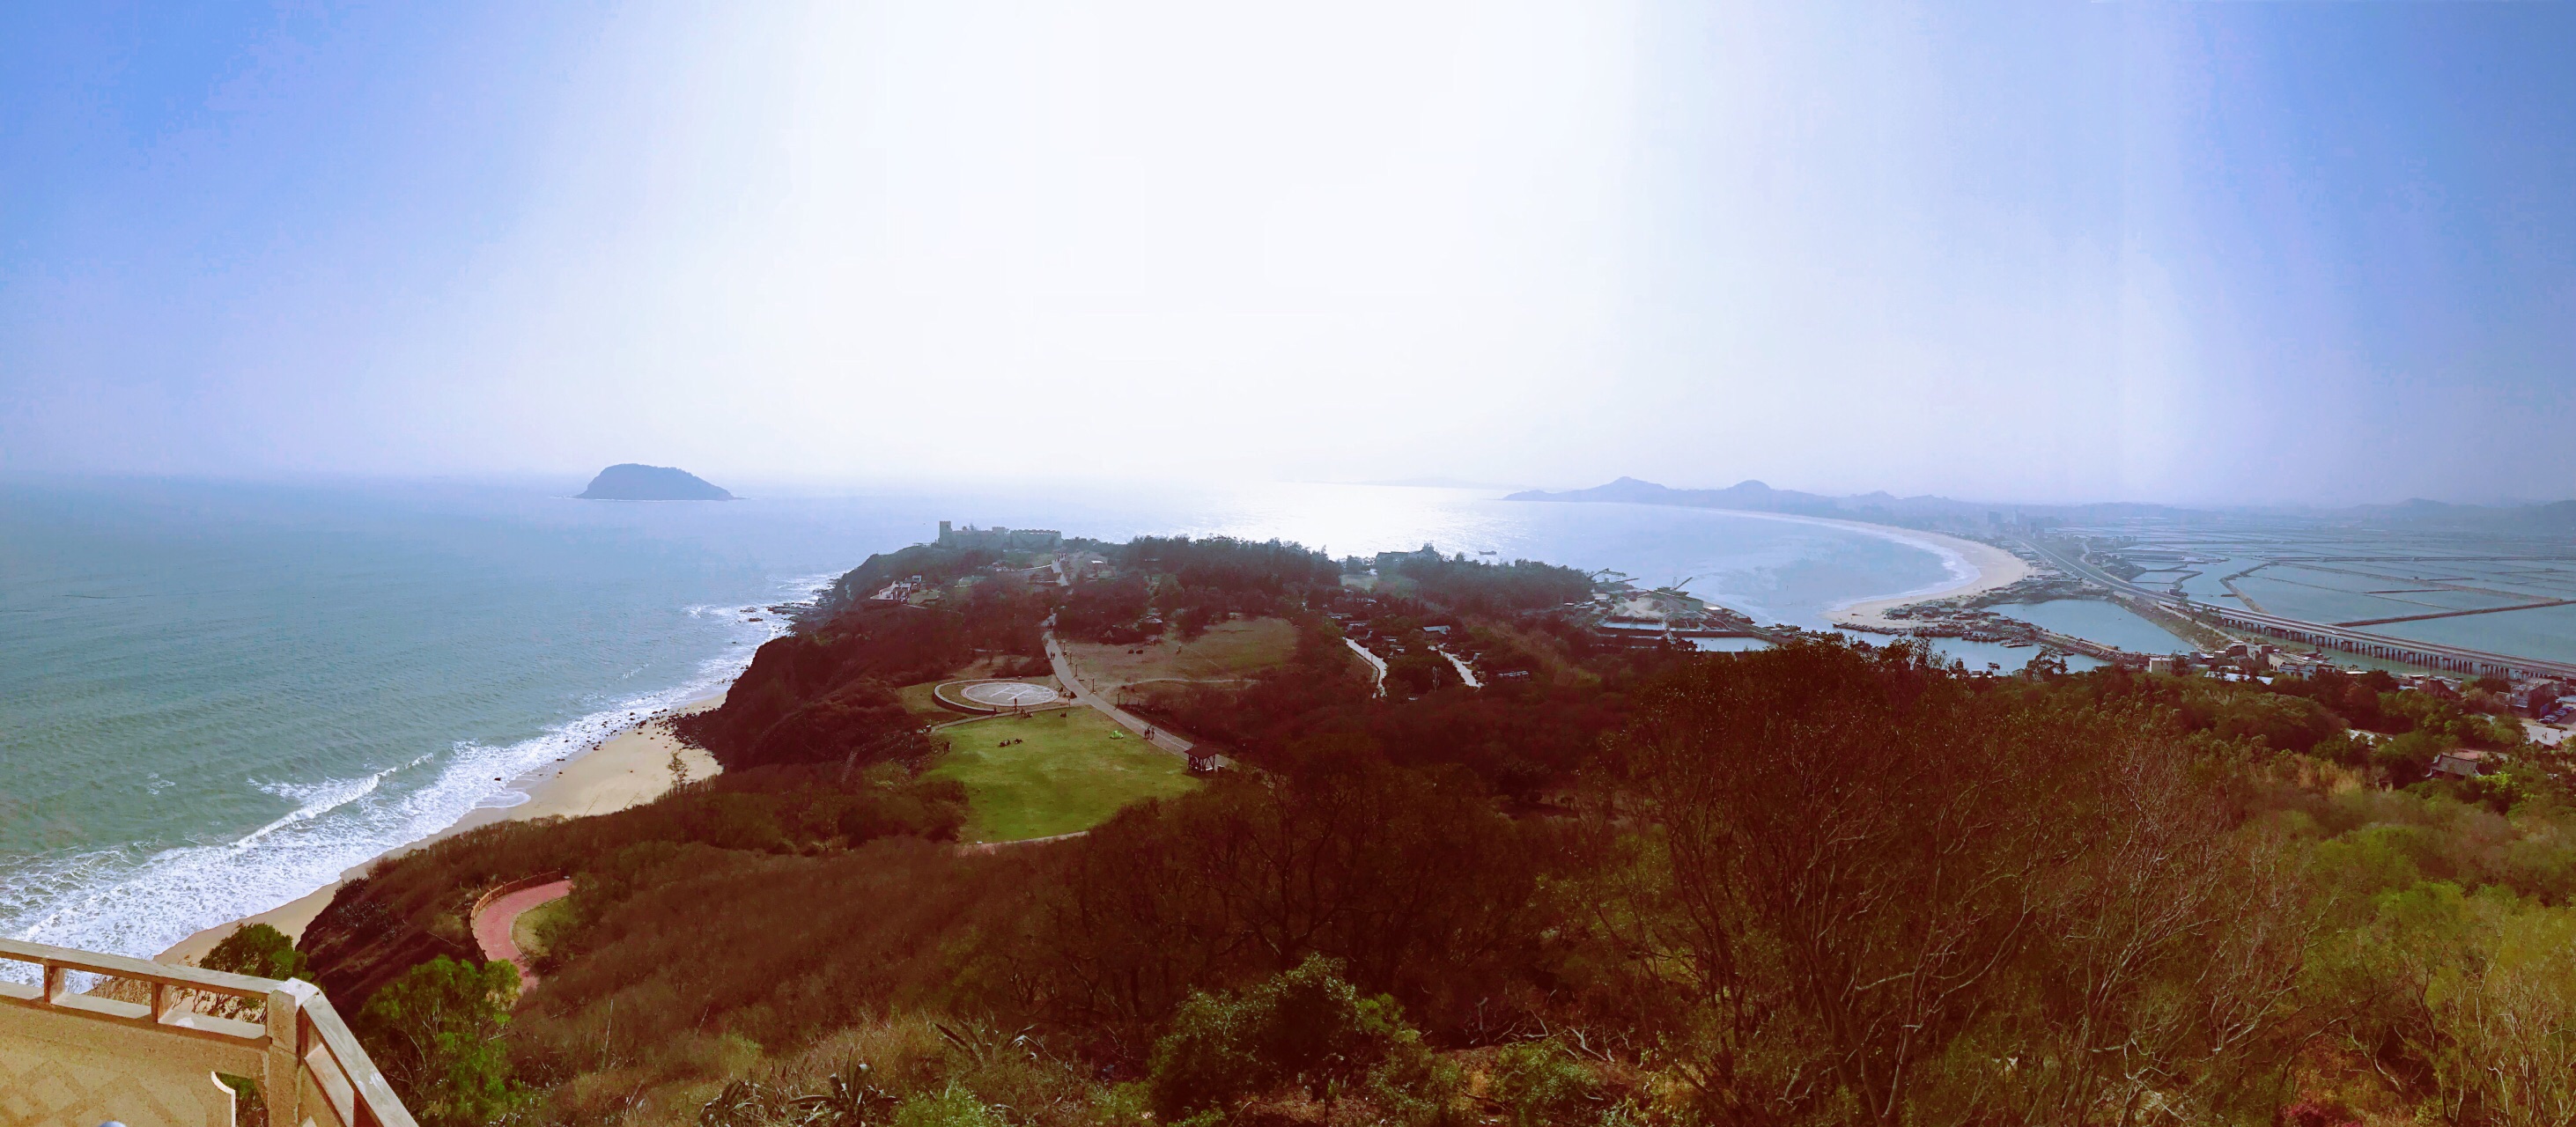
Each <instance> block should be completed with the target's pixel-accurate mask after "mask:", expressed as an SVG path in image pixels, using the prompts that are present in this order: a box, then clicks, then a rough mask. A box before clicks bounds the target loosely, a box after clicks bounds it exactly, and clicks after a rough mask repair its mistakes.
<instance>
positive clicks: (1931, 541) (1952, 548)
mask: <svg viewBox="0 0 2576 1127" xmlns="http://www.w3.org/2000/svg"><path fill="white" fill-rule="evenodd" d="M1692 507H1694V508H1696V507H1697V506H1692ZM1709 511H1711V512H1720V513H1732V514H1735V515H1737V516H1747V517H1761V518H1763V519H1765V520H1780V521H1788V522H1789V523H1792V524H1820V525H1826V526H1828V527H1832V528H1841V529H1848V530H1850V531H1853V532H1858V533H1862V534H1864V535H1868V536H1875V537H1878V538H1879V539H1881V540H1893V541H1895V542H1897V543H1899V544H1906V545H1911V546H1913V547H1916V548H1921V549H1923V550H1924V551H1927V552H1930V553H1932V554H1933V555H1936V556H1939V557H1941V563H1942V565H1943V566H1945V567H1947V568H1948V569H1949V570H1950V578H1948V579H1946V580H1944V581H1942V582H1940V583H1935V584H1932V585H1931V586H1928V587H1917V588H1915V589H1914V590H1911V591H1900V592H1898V593H1896V594H1893V595H1881V596H1877V597H1874V598H1868V599H1853V600H1851V601H1849V602H1844V603H1837V604H1835V605H1834V606H1833V607H1831V608H1829V609H1828V610H1826V612H1825V617H1826V618H1827V619H1828V620H1830V621H1832V622H1833V623H1834V624H1835V625H1838V626H1875V627H1879V628H1881V629H1887V630H1910V629H1912V628H1913V627H1914V626H1915V625H1916V624H1915V623H1912V622H1907V621H1904V620H1902V619H1892V618H1888V617H1887V612H1888V611H1891V610H1894V609H1896V608H1897V607H1902V606H1912V605H1914V604H1916V603H1928V602H1931V601H1933V600H1934V599H1949V598H1956V597H1959V596H1962V595H1976V594H1982V593H1984V592H1987V591H1993V590H1998V589H2000V588H2004V587H2010V586H2012V585H2013V584H2015V583H2019V582H2021V581H2022V580H2023V579H2025V578H2027V577H2029V575H2030V564H2029V563H2027V562H2025V561H2023V559H2022V558H2021V557H2019V556H2016V555H2014V554H2012V553H2011V552H2007V551H2005V550H2003V549H2001V548H1998V547H1995V546H1994V545H1992V544H1981V543H1978V542H1977V541H1974V540H1965V539H1961V538H1959V537H1956V536H1948V535H1944V534H1942V533H1938V532H1925V531H1923V530H1921V529H1918V528H1898V527H1896V526H1894V525H1886V524H1870V523H1868V522H1866V521H1857V520H1836V519H1834V518H1832V517H1811V516H1802V515H1799V514H1795V513H1766V512H1758V511H1755V510H1752V509H1712V510H1709Z"/></svg>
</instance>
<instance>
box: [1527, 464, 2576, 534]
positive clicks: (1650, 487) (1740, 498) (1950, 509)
mask: <svg viewBox="0 0 2576 1127" xmlns="http://www.w3.org/2000/svg"><path fill="white" fill-rule="evenodd" d="M1504 500H1506V501H1616V502H1626V503H1629V504H1636V505H1680V506H1684V507H1687V508H1695V509H1739V510H1745V511H1750V512H1758V513H1788V514H1794V515H1799V516H1815V517H1834V518H1838V519H1842V520H1857V521H1867V522H1870V523H1873V524H1891V525H1897V526H1901V527H1907V528H1929V529H1941V528H1965V529H1970V530H1979V529H1983V528H1985V527H1986V526H1987V524H1988V520H1987V514H1989V513H2005V514H2014V515H2019V516H2024V517H2042V516H2044V517H2054V518H2057V519H2060V520H2066V521H2070V522H2075V523H2094V522H2100V521H2107V520H2117V519H2122V518H2130V517H2148V516H2165V517H2172V516H2185V515H2192V514H2209V513H2217V512H2226V511H2232V512H2238V513H2245V512H2265V513H2295V514H2296V515H2299V516H2303V517H2308V518H2311V519H2323V520H2330V521H2332V520H2342V521H2356V522H2369V523H2386V524H2404V525H2435V526H2446V527H2459V528H2481V529H2497V530H2517V531H2525V532H2528V531H2536V530H2555V529H2567V530H2576V501H2554V502H2551V503H2548V504H2541V505H2508V506H2486V505H2454V504H2449V503H2447V502H2442V501H2428V500H2425V499H2423V498H2420V497H2418V498H2412V499H2409V500H2406V501H2402V502H2399V503H2397V504H2394V505H2355V506H2351V507H2349V508H2342V509H2295V510H2283V509H2237V510H2212V509H2189V508H2183V507H2180V506H2174V505H2155V504H2146V503H2140V502H2130V501H2107V502H2097V503H2094V504H2086V505H2015V504H2000V503H1980V502H1973V501H1959V500H1953V499H1951V498H1948V497H1935V496H1931V495H1929V494H1926V495H1923V496H1917V497H1898V496H1896V495H1894V494H1892V493H1888V492H1886V491H1884V490H1881V491H1878V492H1875V493H1863V494H1857V495H1854V496H1848V497H1830V496H1826V495H1825V494H1821V493H1802V492H1799V491H1798V490H1794V489H1773V488H1772V487H1770V486H1769V485H1766V484H1764V483H1762V482H1760V481H1752V480H1747V481H1740V482H1737V483H1735V484H1734V485H1730V486H1727V487H1726V488H1724V489H1674V488H1672V487H1670V486H1665V485H1658V484H1656V483H1654V482H1651V481H1640V480H1638V479H1636V478H1633V477H1622V478H1620V479H1618V480H1617V481H1613V482H1611V483H1609V484H1607V485H1596V486H1593V487H1592V488H1590V489H1568V490H1562V491H1558V492H1553V493H1551V492H1549V491H1547V490H1544V489H1527V490H1523V491H1521V492H1518V493H1514V494H1511V495H1509V496H1507V497H1505V498H1504Z"/></svg>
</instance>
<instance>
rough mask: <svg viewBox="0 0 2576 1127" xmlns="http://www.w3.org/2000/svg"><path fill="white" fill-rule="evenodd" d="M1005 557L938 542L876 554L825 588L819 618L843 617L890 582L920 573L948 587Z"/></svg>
mask: <svg viewBox="0 0 2576 1127" xmlns="http://www.w3.org/2000/svg"><path fill="white" fill-rule="evenodd" d="M1001 559H1002V554H1001V553H999V552H996V551H993V550H991V549H989V548H943V547H941V546H939V545H937V544H915V545H913V546H911V547H909V548H904V549H900V550H898V551H893V552H883V553H879V554H877V555H872V556H869V557H868V558H867V560H866V561H865V562H863V563H861V564H860V565H859V566H857V567H855V568H851V569H850V570H849V571H848V572H845V573H843V574H842V576H841V577H840V578H839V579H837V580H834V581H833V583H832V585H831V586H830V587H828V588H826V589H824V592H823V594H822V595H821V597H819V598H817V599H816V600H815V617H816V618H817V619H818V620H820V621H825V622H828V621H830V620H832V619H833V618H836V617H839V616H840V615H842V614H844V613H846V612H848V611H850V610H852V609H854V608H856V607H858V606H859V605H860V604H861V603H863V602H864V601H865V600H867V599H870V598H873V597H875V595H876V593H877V592H879V591H882V590H884V589H885V587H886V585H887V584H889V583H894V582H897V581H899V580H906V579H910V578H912V577H913V576H916V575H918V576H920V577H921V579H922V582H923V583H924V584H925V585H927V586H933V587H937V586H944V585H946V584H949V583H954V582H956V581H957V580H958V579H960V578H963V577H965V576H968V575H973V574H975V573H977V572H981V571H984V570H986V569H988V568H990V567H992V566H993V565H994V564H995V563H998V562H1000V561H1001Z"/></svg>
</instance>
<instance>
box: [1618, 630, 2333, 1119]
mask: <svg viewBox="0 0 2576 1127" xmlns="http://www.w3.org/2000/svg"><path fill="white" fill-rule="evenodd" d="M1624 751H1625V752H1626V756H1627V761H1628V764H1629V766H1630V769H1631V770H1632V772H1633V775H1634V778H1635V781H1636V783H1637V787H1636V789H1637V791H1638V792H1639V793H1640V794H1641V795H1642V796H1643V797H1644V798H1645V799H1646V800H1647V809H1645V810H1644V811H1642V813H1644V814H1646V815H1648V820H1649V821H1650V823H1651V824H1653V826H1654V827H1655V828H1654V831H1653V832H1650V833H1646V834H1631V835H1628V836H1627V837H1625V838H1623V839H1621V842H1622V843H1621V845H1619V846H1618V847H1617V848H1616V851H1614V852H1611V853H1609V854H1608V856H1610V857H1611V858H1612V859H1613V860H1612V866H1613V867H1612V869H1611V872H1612V873H1613V879H1612V890H1611V891H1612V892H1613V895H1608V896H1604V897H1603V898H1602V901H1601V902H1602V909H1603V910H1602V920H1603V924H1604V926H1605V929H1606V930H1607V931H1608V932H1609V933H1610V934H1611V935H1612V936H1613V937H1614V938H1615V939H1617V940H1619V941H1621V942H1623V943H1624V944H1627V945H1629V946H1630V947H1631V949H1633V950H1636V951H1638V952H1639V954H1640V955H1642V956H1643V958H1642V959H1641V960H1640V961H1639V962H1638V964H1637V965H1638V966H1639V968H1640V969H1641V970H1642V972H1643V974H1644V977H1645V978H1646V979H1647V983H1646V988H1647V989H1648V990H1652V991H1660V992H1662V993H1663V994H1664V995H1666V996H1671V997H1678V998H1682V999H1686V1002H1684V1003H1683V1004H1682V1005H1681V1006H1680V1007H1679V1012H1678V1013H1677V1014H1676V1015H1674V1016H1673V1017H1671V1018H1670V1019H1668V1022H1669V1025H1670V1028H1669V1029H1668V1030H1667V1036H1668V1037H1669V1038H1670V1039H1671V1040H1672V1041H1673V1042H1675V1043H1676V1048H1678V1049H1680V1050H1681V1056H1682V1058H1683V1061H1684V1063H1685V1065H1686V1067H1687V1068H1688V1069H1689V1070H1690V1078H1691V1079H1692V1080H1693V1082H1694V1083H1695V1085H1696V1086H1697V1087H1698V1088H1699V1089H1700V1091H1701V1092H1702V1093H1703V1097H1704V1105H1705V1107H1704V1110H1706V1111H1707V1112H1708V1113H1709V1114H1710V1117H1711V1118H1714V1119H1718V1120H1721V1121H1728V1122H1740V1123H1771V1122H1808V1121H1818V1120H1825V1121H1835V1122H1855V1123H1877V1124H1899V1123H1904V1122H1908V1121H1910V1120H1912V1119H1914V1118H1916V1117H1917V1116H1918V1115H1919V1114H1920V1113H1921V1111H1922V1110H1923V1107H1924V1105H1925V1104H1926V1103H1927V1102H1938V1103H1942V1104H1945V1105H1948V1106H1950V1107H1952V1108H1955V1109H1960V1111H1961V1114H1962V1115H1963V1117H1964V1118H1965V1119H1966V1121H1989V1120H1991V1119H1992V1118H1993V1117H1994V1116H1996V1115H1997V1114H1999V1113H2000V1114H2003V1115H2005V1116H2007V1117H2010V1118H2007V1119H2006V1120H2005V1121H2029V1122H2057V1123H2085V1122H2093V1121H2097V1120H2104V1121H2117V1115H2116V1114H2108V1115H2107V1116H2106V1113H2104V1112H2103V1110H2102V1109H2103V1108H2104V1107H2105V1106H2106V1105H2117V1104H2119V1103H2120V1102H2121V1101H2123V1100H2135V1099H2140V1098H2145V1099H2150V1100H2157V1101H2168V1102H2170V1101H2173V1100H2175V1099H2177V1098H2182V1097H2188V1098H2190V1099H2192V1100H2195V1101H2217V1100H2222V1099H2223V1098H2224V1097H2225V1096H2226V1094H2227V1093H2228V1091H2230V1090H2232V1089H2231V1088H2230V1085H2231V1084H2233V1083H2234V1080H2235V1074H2234V1073H2227V1072H2226V1071H2225V1070H2224V1069H2219V1068H2216V1067H2215V1062H2219V1061H2221V1060H2222V1059H2225V1060H2240V1059H2246V1058H2248V1057H2249V1056H2250V1055H2251V1054H2250V1050H2249V1046H2250V1045H2251V1044H2252V1043H2254V1042H2255V1041H2256V1040H2258V1039H2259V1038H2260V1037H2261V1036H2263V1035H2265V1034H2266V1033H2267V1032H2268V1031H2269V1030H2270V1024H2269V1022H2270V1021H2271V1020H2272V1014H2273V1011H2274V1008H2275V1007H2274V1006H2273V1004H2272V1003H2274V1002H2276V1001H2277V1000H2278V999H2279V998H2280V997H2281V996H2282V995H2283V994H2284V993H2285V992H2286V991H2287V990H2288V989H2289V987H2290V985H2291V984H2292V983H2294V982H2295V980H2296V974H2297V971H2298V967H2299V965H2300V964H2299V954H2300V951H2301V949H2302V948H2303V946H2304V944H2305V932H2304V931H2303V930H2302V929H2301V928H2300V927H2299V926H2298V919H2297V918H2296V917H2295V916H2294V915H2293V916H2284V915H2283V913H2285V912H2289V911H2290V910H2291V909H2293V908H2295V907H2296V905H2297V903H2298V899H2299V898H2298V889H2297V887H2296V884H2295V881H2293V880H2292V879H2291V875H2290V874H2288V873H2287V872H2284V871H2281V869H2282V866H2281V865H2280V864H2279V862H2278V861H2277V859H2275V856H2274V854H2275V853H2276V852H2277V851H2274V850H2269V849H2265V848H2257V847H2254V846H2250V845H2246V844H2243V843H2238V842H2235V841H2233V840H2232V839H2231V837H2230V835H2231V833H2232V831H2233V829H2234V818H2233V816H2232V815H2231V814H2229V813H2228V812H2227V807H2226V805H2225V803H2224V802H2223V801H2222V799H2223V797H2224V796H2223V793H2222V792H2221V791H2220V790H2219V789H2218V788H2217V787H2215V786H2213V785H2211V784H2210V783H2208V782H2207V781H2205V780H2203V779H2202V778H2201V775H2200V773H2198V772H2197V761H2196V758H2195V752H2194V751H2193V749H2192V747H2191V746H2190V745H2188V744H2187V743H2186V742H2185V737H2184V736H2183V735H2182V734H2181V733H2180V732H2179V731H2177V730H2176V729H2175V727H2174V725H2173V724H2172V723H2171V722H2170V721H2169V720H2166V719H2162V718H2160V716H2159V714H2156V713H2153V712H2146V711H2135V712H2132V711H2104V710H2101V709H2097V708H2094V707H2092V706H2090V705H2088V704H2084V703H2082V702H2081V701H2080V700H2078V699H2074V698H2051V697H2048V696H2045V695H2040V696H2028V697H2026V696H2025V695H2024V694H2023V693H2021V692H2018V691H2008V690H2003V689H1983V688H1979V687H1978V686H1976V685H1973V684H1971V683H1969V682H1967V681H1965V680H1964V679H1960V678H1955V677H1949V676H1946V675H1944V674H1943V673H1942V672H1941V671H1940V670H1939V669H1937V668H1936V667H1934V666H1933V665H1932V664H1931V659H1930V658H1928V657H1927V656H1924V655H1918V654H1913V653H1910V652H1907V651H1906V650H1905V649H1904V648H1903V647H1890V649H1889V650H1887V651H1882V652H1879V653H1876V654H1868V653H1861V652H1856V651H1854V650H1851V649H1848V648H1845V647H1842V646H1839V645H1833V644H1806V645H1793V646H1788V647H1784V648H1782V649H1779V650H1774V651H1770V652H1767V653H1763V654H1757V655H1750V656H1748V657H1746V658H1742V659H1738V660H1733V661H1727V662H1703V663H1694V664H1691V665H1687V666H1684V667H1682V668H1681V669H1680V670H1679V671H1678V672H1677V673H1676V674H1675V675H1674V676H1672V677H1671V678H1670V679H1668V680H1667V681H1666V682H1665V683H1664V684H1663V685H1662V686H1661V687H1659V688H1658V689H1656V690H1655V691H1653V692H1652V693H1650V694H1649V700H1648V702H1647V704H1646V707H1645V710H1644V723H1643V724H1642V725H1641V726H1640V727H1639V729H1638V730H1637V732H1636V734H1635V736H1634V738H1633V739H1632V740H1631V741H1630V743H1629V744H1628V745H1627V746H1626V747H1625V748H1624ZM2231 882H2232V883H2231ZM1954 1046H1965V1048H1962V1049H1958V1050H1956V1051H1954ZM1998 1047H2000V1048H1998ZM1981 1049H1982V1050H1990V1051H1980V1050H1981ZM2042 1058H2045V1060H2044V1061H2043V1059H2042ZM1962 1060H1967V1061H1970V1062H1971V1063H1970V1064H1969V1065H1967V1066H1961V1065H1959V1064H1958V1062H1959V1061H1962ZM1995 1062H2018V1063H2014V1064H2012V1066H2011V1067H2009V1068H2006V1069H2003V1070H2002V1071H2001V1073H1999V1074H1994V1075H1985V1074H1978V1072H1977V1070H1978V1069H1980V1068H1984V1067H1985V1066H1986V1065H1988V1064H1992V1063H1995ZM1963 1076H1964V1077H1966V1079H1965V1080H1962V1081H1961V1084H1951V1083H1948V1081H1950V1080H1953V1079H1957V1078H1959V1077H1963ZM1962 1085H1964V1086H1965V1087H1966V1088H1968V1089H1969V1091H1967V1092H1966V1093H1964V1094H1962V1093H1961V1092H1960V1091H1959V1090H1958V1089H1959V1088H1960V1087H1961V1086H1962ZM2115 1110H2116V1109H2115Z"/></svg>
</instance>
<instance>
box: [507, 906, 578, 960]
mask: <svg viewBox="0 0 2576 1127" xmlns="http://www.w3.org/2000/svg"><path fill="white" fill-rule="evenodd" d="M571 909H572V898H571V897H568V896H567V897H564V898H563V899H560V900H548V901H546V902H545V903H543V904H539V905H537V906H536V907H534V908H530V909H528V910H527V911H524V912H521V913H519V918H518V919H515V920H511V921H510V942H512V943H516V944H518V945H519V950H520V951H522V952H525V953H527V954H530V955H542V954H545V953H546V941H545V938H544V937H545V931H544V928H545V926H546V924H547V923H549V922H551V921H553V920H555V919H556V918H558V917H561V916H564V915H566V914H568V913H569V912H570V911H571Z"/></svg>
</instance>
